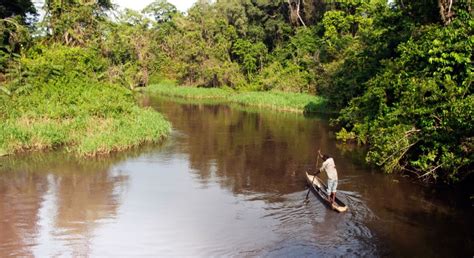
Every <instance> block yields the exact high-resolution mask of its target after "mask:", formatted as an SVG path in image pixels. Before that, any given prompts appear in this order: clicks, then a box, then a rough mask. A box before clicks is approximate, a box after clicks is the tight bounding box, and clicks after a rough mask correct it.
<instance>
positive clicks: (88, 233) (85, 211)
mask: <svg viewBox="0 0 474 258" xmlns="http://www.w3.org/2000/svg"><path fill="white" fill-rule="evenodd" d="M126 180H127V177H126V176H123V175H117V176H111V174H110V173H108V172H107V171H79V172H78V171H76V170H74V171H71V173H67V175H61V176H59V177H57V179H56V183H57V193H56V195H57V214H56V220H55V228H56V230H57V233H56V234H57V237H59V238H61V237H63V236H67V237H68V238H69V240H68V245H69V246H71V247H72V249H73V253H72V255H73V256H86V255H87V254H89V253H90V252H89V251H90V250H89V245H90V242H91V240H92V237H93V233H94V230H95V229H96V227H97V226H98V225H99V224H100V221H101V220H103V219H107V218H113V217H115V216H116V212H117V208H118V206H119V204H120V199H119V198H120V194H121V193H122V189H123V184H124V182H126Z"/></svg>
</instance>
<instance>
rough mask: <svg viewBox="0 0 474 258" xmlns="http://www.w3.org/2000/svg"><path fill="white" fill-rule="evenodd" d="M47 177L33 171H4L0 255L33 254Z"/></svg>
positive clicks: (1, 178)
mask: <svg viewBox="0 0 474 258" xmlns="http://www.w3.org/2000/svg"><path fill="white" fill-rule="evenodd" d="M46 191H47V180H46V178H44V177H40V176H37V175H35V174H32V173H14V172H11V173H9V174H8V175H6V174H5V173H3V174H2V173H0V257H5V256H32V253H31V250H30V249H29V248H28V246H29V245H31V244H34V243H35V238H36V234H37V232H38V224H37V222H38V217H39V214H38V212H39V209H40V207H41V202H42V201H43V199H42V196H43V195H44V194H45V193H46Z"/></svg>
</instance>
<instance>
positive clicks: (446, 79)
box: [0, 0, 474, 183]
mask: <svg viewBox="0 0 474 258" xmlns="http://www.w3.org/2000/svg"><path fill="white" fill-rule="evenodd" d="M43 9H44V10H43V11H44V16H42V17H41V18H38V10H36V9H35V7H34V5H33V4H32V2H31V0H14V1H2V3H1V4H0V18H1V22H0V31H1V34H0V36H1V37H2V38H1V42H0V44H1V45H0V83H1V84H0V118H1V119H2V121H4V122H2V124H1V125H0V152H1V151H2V150H3V151H4V152H17V151H22V150H31V149H44V148H54V147H55V146H60V145H66V146H70V148H71V149H75V150H77V151H78V153H84V154H86V155H89V154H91V155H95V154H97V153H108V152H110V151H111V150H113V149H122V148H126V146H129V145H137V144H139V143H140V142H142V141H143V139H145V141H154V139H156V138H160V137H161V136H163V135H165V134H166V133H167V132H168V131H169V124H168V123H167V122H166V121H164V119H163V118H162V117H161V115H159V114H158V113H156V112H154V111H151V110H148V109H144V108H140V107H138V105H137V104H136V103H135V100H134V96H133V92H134V91H135V89H137V88H141V87H146V86H148V85H150V84H153V83H159V82H160V81H162V80H164V79H168V80H174V81H176V83H177V84H179V85H183V86H189V87H205V88H226V89H229V90H235V91H239V92H249V91H252V92H262V91H283V92H296V93H308V94H312V95H317V96H321V97H324V98H325V99H327V103H328V104H329V106H330V108H331V110H333V111H335V112H337V114H338V115H337V118H335V119H333V120H332V121H331V122H332V125H333V126H334V127H335V128H336V129H337V131H339V132H338V133H337V138H338V139H339V140H341V141H349V142H353V143H358V144H364V145H367V146H369V152H368V154H367V161H368V162H369V163H371V164H375V165H377V166H380V167H382V168H383V169H384V171H386V172H388V173H391V172H399V171H403V172H405V173H410V174H413V175H416V176H417V177H419V178H421V179H423V180H428V181H439V182H447V183H454V182H459V181H463V180H465V179H467V178H469V176H470V175H471V173H472V171H474V166H473V164H474V152H473V150H474V126H473V125H474V119H473V115H474V95H473V87H472V82H473V78H474V72H473V66H472V65H473V62H472V55H473V46H474V33H473V32H474V19H473V7H472V2H471V1H469V0H464V1H463V0H424V1H403V0H395V1H388V2H387V1H386V0H365V1H364V0H346V1H342V0H341V1H329V0H327V1H324V0H306V1H303V0H287V1H286V0H285V1H284V0H280V1H271V0H217V1H206V0H199V1H197V3H195V4H194V5H193V7H192V8H191V9H189V10H188V12H186V13H181V12H179V11H178V10H177V9H176V7H175V6H173V5H172V4H170V3H168V2H167V1H166V0H156V1H155V2H153V3H151V4H150V5H149V6H147V7H146V8H144V9H143V10H142V11H141V12H137V11H133V10H128V9H127V10H123V11H120V10H118V9H117V8H116V7H115V6H114V5H113V4H112V3H111V2H110V0H88V1H86V0H46V1H45V3H44V7H43ZM157 121H159V122H157ZM288 126H291V125H288ZM91 127H92V129H91ZM97 131H100V132H101V133H99V135H95V134H92V132H97ZM78 132H79V133H78ZM131 132H133V133H131ZM79 134H86V135H87V134H91V137H89V138H87V139H85V140H83V139H81V138H80V135H79ZM104 146H105V147H104Z"/></svg>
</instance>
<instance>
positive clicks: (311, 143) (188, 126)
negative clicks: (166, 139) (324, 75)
mask: <svg viewBox="0 0 474 258" xmlns="http://www.w3.org/2000/svg"><path fill="white" fill-rule="evenodd" d="M152 103H156V105H155V108H157V109H160V110H162V111H163V112H164V113H166V114H168V118H169V119H170V120H171V122H172V123H173V126H174V128H175V129H176V130H178V131H181V132H183V133H184V134H185V135H188V139H186V143H185V144H182V145H179V151H180V152H184V153H187V154H188V155H189V160H190V163H191V168H192V169H193V170H194V171H196V173H197V176H198V177H200V178H201V179H202V182H203V183H205V182H206V181H208V180H210V179H211V178H212V175H214V174H215V175H214V176H216V177H218V178H219V180H221V182H220V183H221V184H222V185H223V186H225V187H228V188H230V189H231V190H232V192H234V193H236V194H239V193H244V192H247V191H250V192H259V193H272V192H273V193H279V194H287V193H293V192H295V191H299V190H301V182H302V177H301V171H304V170H306V169H314V164H315V163H316V160H315V158H316V156H315V153H316V150H317V149H318V148H321V149H328V143H329V142H330V141H329V134H328V130H327V128H326V126H325V124H323V123H319V122H317V121H318V120H317V119H314V120H307V119H304V117H303V116H301V115H299V114H287V113H274V112H273V113H265V112H263V113H262V112H260V113H257V112H251V111H244V112H242V111H240V110H236V109H235V108H230V107H227V106H214V105H186V104H181V105H178V104H174V105H173V104H172V103H168V102H166V103H164V102H161V101H157V102H152ZM160 105H166V107H160ZM197 114H199V115H197ZM213 168H214V170H213Z"/></svg>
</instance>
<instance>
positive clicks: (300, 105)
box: [145, 82, 329, 113]
mask: <svg viewBox="0 0 474 258" xmlns="http://www.w3.org/2000/svg"><path fill="white" fill-rule="evenodd" d="M145 91H146V92H148V93H151V94H158V95H164V96H170V97H180V98H186V99H190V100H196V101H201V100H213V101H219V102H223V103H235V104H240V105H243V106H251V107H258V108H264V109H272V110H278V111H285V112H297V113H316V112H320V113H328V112H329V110H328V108H327V100H326V99H324V98H322V97H319V96H312V95H309V94H302V93H288V92H279V91H270V92H237V91H234V90H232V89H222V88H210V89H209V88H196V87H184V86H177V85H175V84H174V83H172V82H162V83H159V84H153V85H150V86H148V87H147V88H146V89H145Z"/></svg>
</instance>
